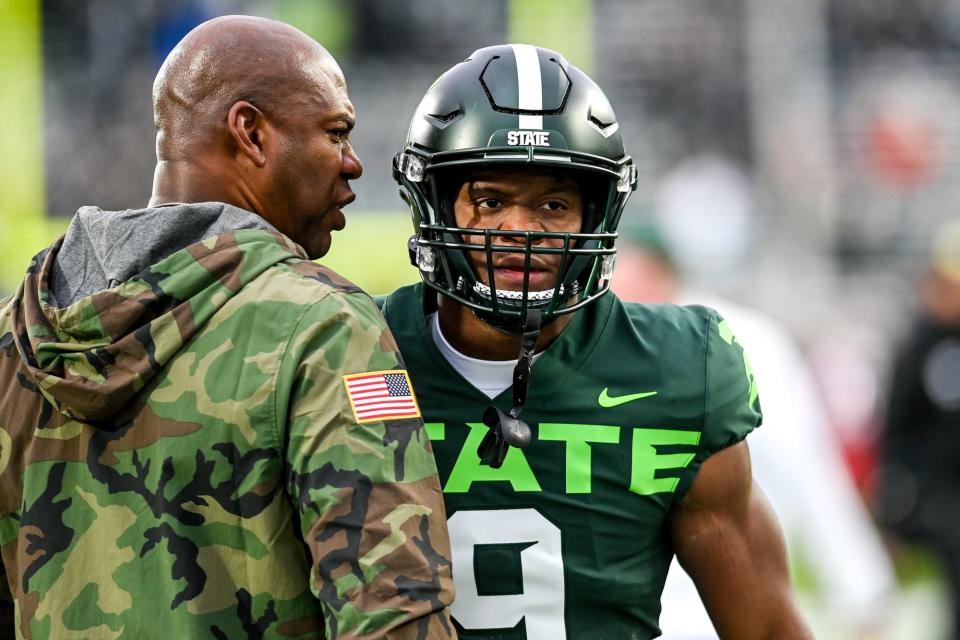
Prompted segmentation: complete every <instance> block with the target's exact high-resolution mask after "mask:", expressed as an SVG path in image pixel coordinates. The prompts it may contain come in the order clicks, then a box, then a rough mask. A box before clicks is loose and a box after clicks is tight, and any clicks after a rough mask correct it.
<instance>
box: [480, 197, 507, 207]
mask: <svg viewBox="0 0 960 640" xmlns="http://www.w3.org/2000/svg"><path fill="white" fill-rule="evenodd" d="M476 206H477V208H478V209H499V208H500V207H501V203H500V201H499V200H497V199H496V198H480V199H479V200H477V201H476Z"/></svg>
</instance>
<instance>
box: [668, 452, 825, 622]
mask: <svg viewBox="0 0 960 640" xmlns="http://www.w3.org/2000/svg"><path fill="white" fill-rule="evenodd" d="M669 533H670V536H671V539H672V542H673V546H674V549H675V551H676V554H677V559H678V560H679V561H680V564H681V565H682V566H683V568H684V569H685V570H686V571H687V573H688V574H690V577H691V578H693V581H694V583H695V584H696V585H697V590H698V591H699V592H700V597H701V598H702V599H703V603H704V605H705V607H706V609H707V612H708V613H709V614H710V618H711V620H712V621H713V624H714V626H715V627H716V630H717V633H718V634H719V635H720V637H721V638H724V640H728V639H729V640H761V639H767V638H770V639H771V640H772V639H776V640H792V639H796V638H812V637H813V636H812V635H811V633H810V630H809V629H808V627H807V625H806V624H805V622H804V621H803V618H802V616H801V614H800V611H799V609H798V607H797V603H796V600H795V597H794V593H793V588H792V586H791V583H790V576H789V571H788V568H787V557H786V548H785V546H784V542H783V534H782V532H781V531H780V526H779V524H778V523H777V520H776V516H775V515H774V513H773V510H772V509H771V507H770V504H769V503H768V502H767V499H766V497H765V496H764V495H763V493H762V491H761V490H760V488H759V487H758V486H757V485H756V483H754V481H753V478H752V475H751V471H750V455H749V452H748V450H747V445H746V443H745V442H740V443H738V444H735V445H733V446H730V447H727V448H726V449H723V450H721V451H719V452H717V453H715V454H713V455H712V456H710V457H709V458H707V459H706V460H705V461H704V463H703V465H702V467H701V468H700V471H699V473H698V474H697V477H696V479H695V480H694V482H693V485H692V486H691V488H690V491H689V492H688V493H687V495H686V496H685V497H684V499H683V501H682V502H681V503H680V506H679V507H678V508H677V510H676V511H675V512H674V513H673V515H672V516H671V519H670V522H669Z"/></svg>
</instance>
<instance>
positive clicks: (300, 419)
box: [278, 294, 456, 640]
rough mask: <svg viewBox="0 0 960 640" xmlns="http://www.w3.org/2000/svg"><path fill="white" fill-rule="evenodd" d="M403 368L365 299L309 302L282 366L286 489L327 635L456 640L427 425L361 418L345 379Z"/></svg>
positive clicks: (344, 297)
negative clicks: (307, 553)
mask: <svg viewBox="0 0 960 640" xmlns="http://www.w3.org/2000/svg"><path fill="white" fill-rule="evenodd" d="M401 368H402V364H401V363H400V361H399V356H398V352H397V350H396V344H395V343H394V341H393V337H392V336H391V335H390V333H389V331H388V330H387V328H386V325H385V324H384V322H383V319H382V317H381V316H380V314H379V313H378V312H377V309H376V307H375V306H374V304H373V302H372V301H371V300H370V299H369V298H367V297H366V296H364V295H363V294H350V295H328V296H327V297H326V298H324V299H322V300H321V301H319V302H317V303H316V304H314V305H313V306H312V307H311V308H310V309H309V310H308V311H307V312H306V313H305V314H304V315H303V317H302V318H301V319H300V321H299V323H298V324H297V328H296V329H295V331H294V333H293V335H292V336H291V339H290V342H289V345H288V348H287V353H286V354H285V355H284V363H283V364H282V365H281V374H280V377H281V378H284V379H285V380H286V382H283V381H282V380H278V388H282V387H284V386H285V387H287V388H289V389H290V403H289V407H287V408H279V407H278V418H279V419H283V416H286V418H285V423H286V430H287V437H286V445H285V449H286V463H287V464H288V466H289V471H288V490H289V492H290V495H291V496H292V498H293V501H294V504H295V506H296V507H298V511H299V515H300V528H301V530H302V532H303V536H304V540H305V542H306V543H307V546H308V547H309V549H310V552H311V554H312V558H313V567H312V570H311V588H312V589H313V592H314V595H316V596H317V598H318V600H319V601H320V604H321V607H322V608H323V610H324V614H325V617H326V621H327V637H328V638H329V640H334V639H335V638H336V639H340V640H343V639H347V638H350V639H352V638H359V637H362V638H364V640H367V639H374V638H376V639H390V640H394V639H396V640H400V639H407V638H410V639H411V640H412V639H413V638H429V639H443V640H447V639H449V638H455V637H456V633H455V631H454V629H453V625H452V622H451V620H450V616H449V609H448V607H449V605H450V603H451V602H452V600H453V581H452V578H451V573H450V543H449V539H448V535H447V529H446V514H445V511H444V507H443V496H442V493H441V490H440V484H439V480H438V477H437V471H436V464H435V462H434V460H433V453H432V450H431V448H430V444H429V441H428V440H427V436H426V431H425V429H424V428H423V423H422V421H421V420H420V419H418V418H409V417H408V418H403V419H386V420H377V421H373V422H360V421H358V420H357V419H356V416H355V413H354V410H353V407H352V405H351V403H350V398H349V396H348V394H347V391H346V387H345V384H344V379H343V377H344V376H345V375H349V374H355V373H363V372H375V371H390V370H398V369H401Z"/></svg>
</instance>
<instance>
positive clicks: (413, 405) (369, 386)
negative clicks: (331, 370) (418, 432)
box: [343, 369, 420, 423]
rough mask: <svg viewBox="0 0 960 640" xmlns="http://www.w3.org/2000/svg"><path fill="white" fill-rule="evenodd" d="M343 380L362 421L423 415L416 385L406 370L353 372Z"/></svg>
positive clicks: (352, 405) (354, 414) (358, 418)
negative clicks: (415, 388) (415, 393)
mask: <svg viewBox="0 0 960 640" xmlns="http://www.w3.org/2000/svg"><path fill="white" fill-rule="evenodd" d="M343 383H344V384H345V385H346V387H347V397H348V398H350V406H351V407H353V416H354V417H355V418H356V419H357V422H358V423H361V422H377V421H379V420H398V419H401V418H419V417H420V407H419V406H418V405H417V399H416V398H415V397H414V395H413V385H411V384H410V378H409V376H407V372H406V371H404V370H402V369H398V370H396V371H372V372H369V373H353V374H350V375H348V376H343Z"/></svg>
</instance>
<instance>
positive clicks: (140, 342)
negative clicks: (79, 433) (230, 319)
mask: <svg viewBox="0 0 960 640" xmlns="http://www.w3.org/2000/svg"><path fill="white" fill-rule="evenodd" d="M219 206H221V207H223V206H224V205H219ZM231 209H235V208H233V207H231ZM147 211H154V210H147ZM236 211H241V210H236ZM243 213H246V215H248V216H254V214H251V213H248V212H243ZM78 217H79V216H78ZM254 217H256V216H254ZM257 219H258V220H259V218H257ZM76 223H77V219H75V220H74V224H76ZM262 224H263V225H265V224H266V223H262ZM214 226H216V225H214ZM250 226H253V227H256V226H258V225H257V224H254V223H251V224H250ZM73 227H74V225H71V231H72V230H73ZM195 231H196V229H195ZM177 233H178V235H180V236H182V235H183V234H182V233H181V232H179V231H178V232H177ZM199 233H200V235H203V233H202V230H200V232H199ZM69 239H70V231H68V233H67V235H66V236H65V237H61V238H60V239H59V240H58V241H57V242H56V243H54V244H53V245H52V246H50V247H49V248H47V249H45V250H44V251H42V252H40V253H39V254H37V255H36V256H35V257H34V259H33V261H32V262H31V265H30V268H29V269H28V270H27V274H26V277H25V278H24V280H23V282H22V283H21V285H20V287H19V288H18V290H17V292H16V294H15V295H14V297H13V298H12V299H11V300H10V301H9V302H8V304H9V305H10V307H9V311H8V313H9V314H10V319H11V324H12V327H13V330H14V331H13V335H14V336H15V341H16V347H17V351H18V352H19V355H20V359H21V361H22V362H23V365H24V366H25V368H26V370H27V376H28V377H29V378H30V382H32V383H33V384H34V385H36V387H37V389H38V390H39V391H40V393H42V394H43V395H44V396H45V397H46V398H47V400H49V401H50V402H51V403H52V404H53V405H54V406H55V407H56V408H57V409H58V410H59V411H60V412H61V413H64V414H65V415H67V416H69V417H71V418H73V419H77V420H82V421H84V422H97V421H100V420H104V419H106V418H109V417H111V416H112V415H115V414H116V413H117V412H119V411H120V410H121V409H123V408H124V407H125V406H126V405H127V404H128V403H129V402H130V401H131V400H132V399H133V398H134V396H135V395H136V394H137V393H138V392H139V391H140V390H141V389H142V388H143V387H144V386H145V385H146V384H147V383H148V382H150V380H151V379H152V378H153V377H154V376H155V375H156V374H157V373H158V372H159V371H161V370H162V369H163V367H164V365H165V364H166V363H167V362H168V361H169V359H170V358H171V357H172V356H173V355H174V354H175V353H177V351H179V350H180V348H181V347H182V346H183V345H184V344H185V343H186V342H187V341H189V340H190V339H191V337H192V336H193V335H194V334H195V333H196V332H197V331H198V330H199V329H200V328H201V327H203V326H204V324H205V323H206V322H207V321H208V320H209V319H210V317H211V316H212V315H213V314H214V313H215V312H216V311H217V310H218V309H219V308H221V307H222V306H223V305H224V304H225V303H226V302H227V301H228V300H230V299H231V298H232V297H233V296H234V295H236V293H237V292H239V291H240V290H241V289H242V288H243V287H244V286H245V285H246V284H247V283H249V282H250V281H252V280H253V279H255V278H256V277H257V276H259V275H260V274H261V273H263V272H264V271H265V270H266V269H268V268H270V267H271V266H273V265H275V264H277V263H281V262H286V261H299V260H307V259H308V258H307V255H306V253H305V252H304V250H303V249H302V248H300V247H299V246H297V245H296V244H295V243H293V242H292V241H291V240H290V239H289V238H287V237H286V236H283V235H282V234H280V233H278V232H276V231H270V230H265V229H261V228H246V229H238V230H234V231H229V232H227V233H222V234H219V235H213V236H210V237H205V238H204V239H202V240H200V241H198V242H193V243H191V244H189V245H187V246H185V247H183V248H180V249H179V250H176V251H173V252H170V251H169V244H168V245H167V246H168V251H167V255H166V256H165V257H163V258H162V259H160V260H159V261H157V262H155V263H152V264H147V265H144V266H143V268H142V269H141V270H139V271H137V272H136V273H135V274H133V275H131V276H130V277H125V278H124V281H123V282H121V283H119V284H116V286H110V287H108V288H102V289H100V290H98V291H96V292H93V293H91V294H90V295H86V296H84V297H81V298H80V299H78V300H76V301H73V302H71V303H70V304H69V305H68V306H63V307H60V306H58V305H57V304H56V301H55V297H54V293H53V292H52V291H51V285H52V284H53V281H54V280H55V279H56V278H57V277H59V276H57V275H56V274H57V273H58V272H60V271H62V270H63V265H61V264H60V263H59V260H60V257H61V253H62V251H63V249H64V245H65V243H66V241H67V240H69ZM155 239H156V238H155ZM158 240H159V239H158ZM83 242H87V243H89V239H86V240H84V241H83ZM154 246H155V245H154ZM82 249H83V250H84V251H89V250H91V249H94V251H93V252H92V253H95V252H96V251H102V250H103V249H105V247H103V246H99V247H90V246H86V247H82ZM74 250H76V248H75V249H74ZM101 255H105V254H103V253H101ZM138 260H142V256H140V255H137V256H136V259H135V260H133V261H132V262H133V263H136V262H137V261H138ZM106 265H109V266H108V267H107V271H108V272H113V273H116V274H120V273H123V272H124V271H129V270H131V269H132V268H134V266H135V264H134V266H131V264H123V263H122V261H119V260H113V261H110V260H108V261H105V262H97V264H96V265H94V267H93V268H92V269H91V271H95V270H97V269H100V267H102V266H106ZM74 275H75V276H76V275H78V274H74ZM80 276H82V277H80V278H79V280H85V279H89V278H90V274H89V273H88V274H85V275H84V274H80ZM114 279H115V277H111V278H108V279H107V281H106V283H108V284H115V283H113V282H110V280H114ZM61 285H62V282H61ZM57 295H58V296H60V297H61V298H62V297H63V295H64V291H63V290H61V291H58V292H57Z"/></svg>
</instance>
